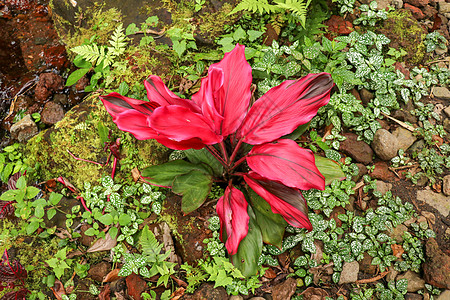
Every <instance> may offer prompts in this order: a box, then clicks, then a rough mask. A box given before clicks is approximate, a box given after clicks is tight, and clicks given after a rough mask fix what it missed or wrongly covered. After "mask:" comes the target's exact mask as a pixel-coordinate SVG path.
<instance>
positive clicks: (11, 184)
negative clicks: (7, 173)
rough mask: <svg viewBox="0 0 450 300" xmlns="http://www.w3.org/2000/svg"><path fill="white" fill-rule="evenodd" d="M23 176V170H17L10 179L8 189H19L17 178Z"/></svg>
mask: <svg viewBox="0 0 450 300" xmlns="http://www.w3.org/2000/svg"><path fill="white" fill-rule="evenodd" d="M21 176H22V172H16V173H14V174H13V175H12V176H11V177H9V179H8V190H17V187H16V183H17V180H19V178H20V177H21Z"/></svg>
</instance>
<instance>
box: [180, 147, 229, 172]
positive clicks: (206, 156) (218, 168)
mask: <svg viewBox="0 0 450 300" xmlns="http://www.w3.org/2000/svg"><path fill="white" fill-rule="evenodd" d="M184 153H185V154H186V156H187V158H188V159H189V160H190V161H191V162H192V163H194V164H200V163H205V164H207V165H208V166H210V167H211V169H212V172H213V174H214V175H215V176H221V175H222V174H223V166H222V164H221V163H220V162H219V161H218V160H217V159H216V158H215V157H214V156H213V155H212V154H211V153H209V151H208V150H206V149H205V148H203V149H200V150H195V149H188V150H186V151H184Z"/></svg>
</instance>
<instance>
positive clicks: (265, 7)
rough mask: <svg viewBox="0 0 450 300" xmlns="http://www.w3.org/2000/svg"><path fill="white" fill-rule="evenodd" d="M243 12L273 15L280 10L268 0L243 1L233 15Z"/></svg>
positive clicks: (233, 11) (232, 12)
mask: <svg viewBox="0 0 450 300" xmlns="http://www.w3.org/2000/svg"><path fill="white" fill-rule="evenodd" d="M241 10H247V11H250V12H253V13H256V12H259V13H260V14H263V13H272V12H275V11H277V10H278V8H277V6H276V5H271V4H269V2H268V1H267V0H242V2H241V3H239V4H238V5H237V6H236V7H235V8H234V9H233V10H232V11H231V12H230V15H231V14H234V13H237V12H239V11H241Z"/></svg>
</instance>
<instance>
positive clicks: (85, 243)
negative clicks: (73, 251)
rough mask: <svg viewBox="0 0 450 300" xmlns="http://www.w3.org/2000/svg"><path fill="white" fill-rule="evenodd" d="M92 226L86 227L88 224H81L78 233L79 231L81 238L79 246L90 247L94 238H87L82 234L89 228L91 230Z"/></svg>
mask: <svg viewBox="0 0 450 300" xmlns="http://www.w3.org/2000/svg"><path fill="white" fill-rule="evenodd" d="M91 227H92V226H90V225H88V224H83V225H81V227H80V231H81V237H80V238H79V242H80V243H81V245H83V246H86V247H90V246H91V244H92V242H93V241H94V240H95V236H88V235H85V234H84V232H85V231H86V230H88V229H89V228H91Z"/></svg>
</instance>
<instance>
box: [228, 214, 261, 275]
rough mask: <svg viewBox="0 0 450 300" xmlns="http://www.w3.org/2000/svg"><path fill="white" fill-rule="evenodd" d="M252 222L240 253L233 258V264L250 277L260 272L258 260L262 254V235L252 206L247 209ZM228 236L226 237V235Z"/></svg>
mask: <svg viewBox="0 0 450 300" xmlns="http://www.w3.org/2000/svg"><path fill="white" fill-rule="evenodd" d="M247 212H248V215H249V216H250V220H249V222H248V233H247V235H246V236H245V237H244V238H243V239H242V241H241V242H240V244H239V248H238V251H237V253H236V254H235V255H233V256H232V257H231V260H232V261H233V264H234V265H235V266H236V268H238V269H239V270H240V271H241V272H242V275H244V276H245V277H250V276H252V275H255V274H256V272H257V271H258V258H259V256H260V255H261V253H262V246H263V240H262V234H261V229H260V228H259V227H258V224H257V222H256V216H255V213H254V212H253V210H252V208H251V207H250V205H249V206H248V208H247ZM225 236H226V235H225Z"/></svg>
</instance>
